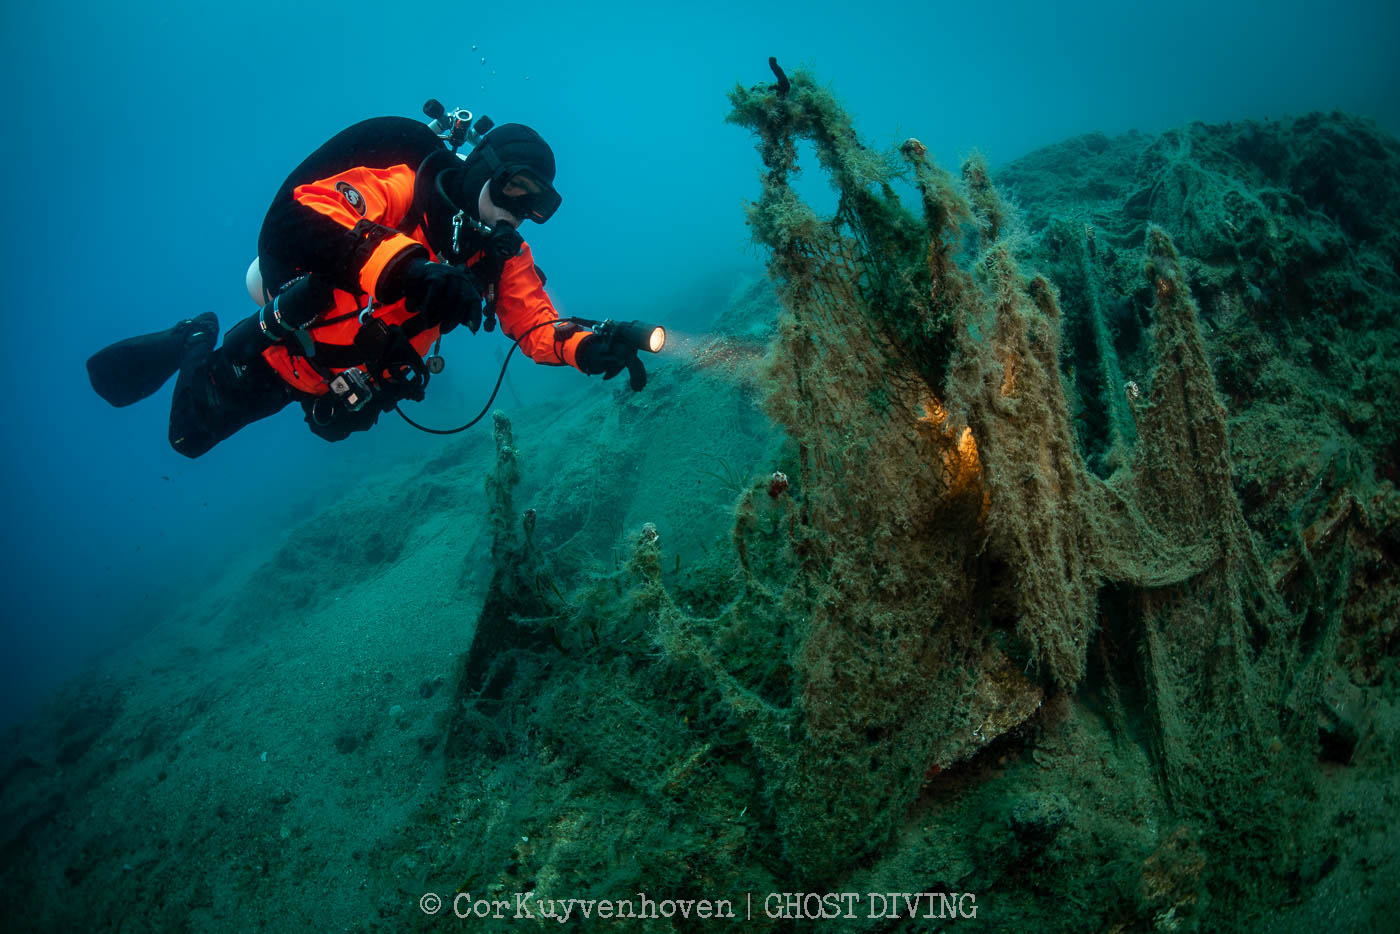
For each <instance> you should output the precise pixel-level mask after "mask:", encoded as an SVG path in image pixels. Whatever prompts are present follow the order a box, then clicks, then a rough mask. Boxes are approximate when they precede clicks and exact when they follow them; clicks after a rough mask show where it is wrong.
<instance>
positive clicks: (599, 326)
mask: <svg viewBox="0 0 1400 934" xmlns="http://www.w3.org/2000/svg"><path fill="white" fill-rule="evenodd" d="M561 323H563V324H574V325H577V326H579V327H585V328H588V329H589V330H591V331H593V333H594V334H595V335H597V338H598V339H601V340H606V341H608V342H610V343H614V344H622V345H624V346H627V347H632V348H634V349H636V350H645V351H647V352H648V353H660V352H661V349H662V348H663V347H665V346H666V329H665V328H663V327H661V326H660V325H657V324H647V323H646V322H644V321H628V322H625V323H621V324H619V323H618V322H616V321H613V320H612V319H611V318H609V319H608V320H606V321H592V320H590V319H588V318H560V319H559V320H558V321H541V322H540V323H539V324H536V325H534V326H532V327H529V328H527V329H526V330H525V333H523V334H521V335H520V336H519V337H517V338H516V339H515V342H514V343H513V344H511V346H510V350H509V351H507V353H506V358H505V360H504V361H502V362H501V373H500V375H499V376H497V377H496V386H495V388H493V389H492V390H491V397H490V398H489V399H487V400H486V405H484V406H483V407H482V409H481V411H480V412H479V413H477V416H476V418H473V419H472V420H471V421H469V422H467V423H466V424H465V425H460V426H458V427H456V428H429V427H427V426H426V425H420V424H418V423H417V422H415V421H414V420H413V419H411V418H409V417H408V415H406V414H405V413H404V410H403V409H401V408H399V404H398V403H397V402H395V403H394V411H395V412H398V413H399V417H400V418H402V419H403V420H404V421H406V422H408V423H409V424H410V425H412V426H413V427H414V428H417V429H418V430H419V431H426V432H427V433H428V434H430V435H455V434H457V433H458V432H460V431H466V430H467V429H468V428H470V427H472V426H473V425H475V424H476V423H477V422H479V421H481V420H482V419H483V418H485V417H486V413H487V412H489V411H491V403H493V402H495V401H496V395H497V394H498V393H499V392H500V391H501V383H502V382H504V381H505V378H506V367H507V366H509V365H510V358H511V356H513V355H514V354H515V351H516V350H517V349H518V348H519V347H520V342H521V341H523V340H524V339H525V338H526V336H527V335H529V334H530V333H531V332H533V331H536V330H538V329H539V328H542V327H546V326H550V325H558V324H561ZM438 359H439V360H440V359H441V358H440V357H439V358H438ZM438 369H439V370H440V369H441V366H440V365H439V367H438Z"/></svg>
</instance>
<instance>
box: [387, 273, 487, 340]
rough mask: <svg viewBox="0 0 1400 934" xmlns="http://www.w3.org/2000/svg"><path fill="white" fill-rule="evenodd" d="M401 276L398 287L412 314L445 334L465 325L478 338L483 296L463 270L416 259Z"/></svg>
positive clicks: (399, 274)
mask: <svg viewBox="0 0 1400 934" xmlns="http://www.w3.org/2000/svg"><path fill="white" fill-rule="evenodd" d="M398 276H399V279H398V282H397V284H398V286H399V287H400V288H401V289H402V290H403V294H404V298H405V299H407V305H408V310H409V311H411V312H412V313H413V314H416V315H427V316H428V320H430V321H435V322H437V324H438V326H439V327H441V328H442V329H443V330H444V331H448V330H451V329H452V328H454V327H456V326H457V325H458V324H465V325H466V326H467V327H468V328H470V329H471V332H472V333H473V334H475V333H476V331H477V329H478V328H480V327H481V294H480V293H479V292H477V290H476V284H475V283H474V282H472V277H471V276H469V275H467V273H466V272H465V271H464V270H462V269H458V268H457V267H456V266H449V265H447V264H446V263H434V262H430V261H429V260H426V259H423V258H422V257H414V258H413V259H410V260H408V261H407V262H406V263H405V264H404V267H403V269H401V270H400V271H399V272H398Z"/></svg>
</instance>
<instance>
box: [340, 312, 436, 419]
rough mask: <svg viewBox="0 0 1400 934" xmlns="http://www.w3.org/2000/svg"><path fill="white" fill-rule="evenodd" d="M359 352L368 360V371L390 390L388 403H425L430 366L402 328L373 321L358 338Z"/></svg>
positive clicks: (363, 328)
mask: <svg viewBox="0 0 1400 934" xmlns="http://www.w3.org/2000/svg"><path fill="white" fill-rule="evenodd" d="M355 349H356V350H358V351H359V352H360V354H361V355H362V356H363V357H364V360H365V363H366V367H365V369H366V370H368V371H369V374H370V375H371V376H373V377H374V380H375V382H377V383H379V385H380V388H381V389H383V390H386V395H387V398H386V399H385V400H384V401H385V402H388V403H392V402H394V401H396V400H398V399H412V400H413V401H414V402H422V401H423V390H424V388H425V387H426V386H427V385H428V366H427V364H426V363H424V362H423V358H422V356H420V355H419V353H418V351H417V350H416V349H415V348H414V346H413V342H412V341H410V340H409V339H408V335H407V334H405V333H404V332H403V329H402V328H400V327H397V326H394V325H387V324H385V323H384V322H383V321H382V320H380V319H379V318H371V319H370V320H369V321H367V322H366V323H365V324H364V325H362V326H361V327H360V330H359V332H358V333H357V334H356V335H355Z"/></svg>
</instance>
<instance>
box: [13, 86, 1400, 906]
mask: <svg viewBox="0 0 1400 934" xmlns="http://www.w3.org/2000/svg"><path fill="white" fill-rule="evenodd" d="M775 72H776V73H777V76H778V79H779V80H778V81H777V82H776V83H770V84H763V85H759V86H755V87H752V88H748V89H744V88H736V89H735V90H734V91H733V93H732V95H731V101H732V104H733V110H732V114H731V120H733V121H734V122H735V123H737V124H740V125H742V126H744V127H747V128H749V129H750V130H752V132H753V134H754V136H755V137H756V140H757V144H758V153H759V157H760V159H761V163H762V166H761V175H760V178H761V192H760V194H759V197H758V200H757V201H756V202H754V203H753V204H752V205H751V207H750V209H749V218H748V219H749V224H750V227H751V229H752V232H753V235H754V237H755V239H756V240H757V241H758V242H759V243H760V244H762V246H763V247H764V248H765V250H766V253H767V256H768V261H769V273H770V277H769V280H767V281H756V282H749V283H743V284H740V285H739V286H738V287H736V289H735V293H734V297H733V300H732V301H731V303H730V306H729V307H728V308H727V309H726V310H725V311H724V313H723V314H721V315H720V316H719V317H718V318H717V319H716V321H715V324H714V326H713V328H712V330H711V332H710V333H709V334H706V335H704V336H693V337H691V338H690V340H689V343H688V345H683V350H684V351H685V352H684V353H682V354H680V355H679V356H677V357H676V358H675V359H673V360H672V362H671V363H670V364H669V369H664V368H663V370H662V378H658V379H656V380H654V382H653V386H652V387H651V388H649V389H648V391H647V392H646V393H642V394H638V395H636V396H630V395H628V394H626V393H625V392H623V393H621V394H619V396H618V398H616V399H608V400H605V404H600V406H599V407H596V408H590V407H586V406H580V407H575V408H576V409H578V411H571V412H568V413H560V412H557V411H545V410H532V409H522V410H520V411H519V412H510V413H506V412H498V413H497V414H496V416H495V419H494V428H493V431H492V433H491V435H490V437H488V436H487V435H486V434H482V435H480V436H477V437H474V438H468V439H466V440H463V441H461V442H458V443H457V444H456V446H455V447H451V448H447V449H445V452H444V453H443V455H442V456H441V457H438V458H435V459H434V460H432V461H431V462H429V463H427V464H423V465H415V467H414V468H413V469H412V470H411V471H410V472H409V473H408V474H406V475H405V476H403V477H400V478H397V479H395V480H394V481H393V482H392V483H390V482H389V481H382V483H381V486H380V488H379V489H378V490H376V492H375V494H374V495H373V496H369V495H365V496H364V497H362V498H356V497H354V496H351V497H348V498H347V499H346V500H345V501H343V502H341V503H339V504H337V505H336V506H333V507H331V508H330V509H329V510H327V511H326V512H325V513H324V514H322V515H319V516H317V517H315V518H313V519H311V520H310V521H309V522H307V523H306V524H305V525H303V526H302V527H301V528H300V529H299V530H298V531H297V532H295V533H293V534H292V535H291V536H289V538H288V539H287V541H286V542H285V543H284V545H283V546H282V548H281V550H280V551H279V553H278V554H276V555H274V556H272V557H271V558H270V559H269V560H268V562H267V564H266V566H265V567H264V568H262V569H261V570H260V571H259V572H258V573H257V574H255V575H254V578H253V580H252V581H249V582H246V587H247V591H246V592H242V591H240V592H239V593H240V594H241V595H240V597H239V599H237V600H233V599H231V598H230V597H229V596H225V597H224V598H222V599H216V600H212V601H211V602H210V603H209V604H208V605H202V606H199V607H196V608H194V609H192V610H191V611H190V614H189V616H188V617H187V618H185V619H182V620H177V621H175V623H178V624H179V625H181V626H184V627H186V628H187V629H188V630H189V631H190V632H193V633H199V634H200V635H197V636H187V637H185V638H184V639H183V641H181V640H176V641H175V642H172V643H170V644H169V646H168V647H167V648H165V649H164V650H163V651H165V652H166V653H167V656H168V657H165V658H156V657H152V658H148V659H144V660H143V661H142V662H141V663H140V664H139V665H137V664H135V663H133V668H132V670H121V669H118V670H113V671H109V672H107V673H106V674H105V675H104V676H103V677H101V678H94V679H92V680H90V681H88V682H85V683H82V684H79V685H75V686H74V687H72V688H71V689H70V690H69V692H68V694H67V696H65V697H64V698H62V699H61V700H60V703H58V704H57V705H55V707H54V713H53V714H52V715H51V716H50V717H49V718H47V719H44V720H41V721H39V722H37V723H35V724H31V725H29V726H27V727H24V728H22V729H18V730H16V731H15V733H14V735H13V736H12V737H11V739H12V745H13V748H15V749H16V750H18V753H17V754H16V757H15V758H14V759H13V760H12V761H11V762H10V763H9V764H8V765H6V766H5V771H4V772H3V776H0V782H3V787H4V795H5V802H4V811H3V824H0V845H3V847H4V860H3V879H4V888H3V892H4V895H3V898H4V900H5V908H4V912H5V916H6V918H7V922H6V927H7V929H14V930H18V929H35V930H54V929H78V928H86V927H93V928H100V929H112V930H235V929H236V930H251V929H271V930H287V929H291V928H293V927H297V928H300V927H304V926H306V925H316V926H318V927H335V928H337V929H347V930H363V931H380V930H383V931H389V930H401V929H403V928H405V927H409V928H413V929H418V930H441V929H443V925H460V926H462V927H464V928H470V929H478V930H530V929H535V928H537V927H539V926H541V925H551V924H555V923H559V922H566V923H569V924H573V925H575V926H577V927H580V928H599V929H634V930H647V931H702V930H709V929H711V928H713V927H714V926H717V925H718V926H723V925H726V924H727V925H731V926H734V927H735V929H739V930H754V931H791V930H831V931H933V930H942V929H945V928H950V927H951V928H959V927H967V928H969V929H970V928H972V927H978V926H980V927H985V928H987V929H993V930H1050V931H1058V930H1075V931H1078V930H1095V931H1115V932H1127V931H1221V930H1280V931H1303V930H1308V931H1313V930H1346V931H1361V930H1385V929H1392V928H1393V925H1394V920H1393V919H1394V918H1395V917H1397V915H1400V894H1397V893H1400V860H1398V857H1400V852H1397V851H1398V850H1400V847H1397V840H1396V836H1395V832H1394V830H1393V827H1394V826H1395V825H1396V818H1397V815H1400V800H1397V797H1398V796H1400V784H1397V783H1396V781H1395V779H1394V774H1395V770H1396V767H1397V755H1400V746H1398V745H1397V741H1398V740H1400V708H1398V707H1397V700H1398V699H1400V691H1398V690H1397V689H1398V688H1400V673H1398V672H1397V664H1396V663H1397V657H1400V635H1398V633H1400V623H1397V620H1400V612H1397V607H1398V606H1400V576H1397V554H1400V497H1397V493H1396V487H1395V484H1396V483H1397V482H1400V441H1397V438H1400V430H1397V428H1398V426H1400V415H1397V410H1396V407H1395V406H1394V405H1393V404H1392V400H1394V399H1395V398H1397V397H1400V363H1397V360H1400V355H1397V340H1400V326H1397V321H1396V311H1397V303H1398V302H1400V239H1398V238H1397V225H1400V144H1397V142H1396V141H1395V140H1394V139H1392V138H1390V137H1388V136H1386V135H1385V134H1384V133H1382V132H1381V131H1380V130H1378V129H1377V128H1376V127H1375V126H1374V125H1373V124H1371V123H1369V122H1366V121H1364V120H1359V119H1355V118H1351V117H1348V116H1345V115H1342V114H1330V115H1326V114H1315V115H1310V116H1303V117H1298V118H1293V119H1288V120H1279V121H1273V122H1246V123H1237V124H1229V125H1218V126H1208V125H1203V124H1193V125H1190V126H1186V127H1182V128H1180V129H1177V130H1173V131H1170V132H1167V133H1163V134H1161V135H1155V136H1153V135H1144V134H1128V135H1125V136H1120V137H1116V138H1108V137H1104V136H1099V135H1091V136H1085V137H1081V138H1077V139H1073V140H1069V141H1067V142H1064V143H1062V144H1059V145H1056V146H1052V147H1049V148H1046V149H1043V150H1040V151H1038V152H1035V153H1032V154H1031V155H1029V156H1027V157H1026V158H1024V159H1021V160H1019V161H1018V162H1016V163H1014V164H1012V165H1009V166H1007V167H1005V168H1003V169H1001V170H999V171H996V172H993V171H991V170H990V169H989V168H988V166H987V165H986V163H985V162H984V161H983V160H982V159H981V158H980V157H976V156H974V157H973V158H971V159H969V160H968V161H967V163H966V164H965V165H964V166H963V167H962V169H961V172H960V174H958V175H954V174H951V173H949V172H947V171H945V170H944V169H942V168H940V167H939V166H937V165H935V164H934V163H933V162H932V161H931V160H930V158H929V156H928V153H927V151H926V149H925V147H924V146H923V145H922V144H921V143H920V142H919V141H918V140H917V139H910V140H908V141H907V142H905V143H904V144H903V145H902V146H900V147H899V148H898V149H897V151H894V152H882V151H879V150H876V149H873V148H870V147H868V146H866V145H864V144H862V143H861V142H860V140H859V139H858V138H857V137H856V134H855V133H854V131H853V130H852V127H851V123H850V120H849V119H848V117H847V116H846V114H845V113H844V112H843V111H842V109H841V107H840V106H839V104H838V103H837V100H836V98H835V97H834V96H833V94H832V92H831V91H829V90H828V89H826V88H824V87H822V86H821V85H819V84H818V83H817V82H816V81H815V80H814V79H813V77H812V76H811V75H809V74H807V73H804V72H796V73H794V74H792V75H791V76H787V75H784V74H782V73H781V72H780V71H779V70H777V69H775ZM807 144H810V145H807ZM803 146H806V147H807V148H806V151H810V152H814V153H815V155H816V158H817V160H818V161H819V163H820V168H821V170H823V171H825V172H826V173H828V174H829V176H830V178H831V180H832V181H833V183H834V186H835V187H836V189H837V191H838V192H839V201H838V207H837V209H836V212H835V213H834V215H831V216H821V215H819V214H818V213H816V212H815V211H814V210H813V209H812V208H810V207H809V206H808V205H807V204H805V203H804V202H803V201H802V199H801V198H800V197H799V196H798V195H797V194H796V193H795V191H794V189H793V188H792V187H791V185H790V182H791V181H792V178H793V176H794V174H795V172H796V171H797V169H798V166H797V156H798V153H799V151H803ZM808 168H809V169H812V168H815V167H811V166H809V167H808ZM901 189H902V190H904V191H905V192H906V196H905V197H904V198H903V199H901V197H900V196H899V193H898V192H899V190H901ZM910 192H912V193H913V196H912V197H910V196H909V193H910ZM543 426H548V427H549V429H550V430H549V431H544V430H542V429H543ZM600 426H602V427H601V428H600ZM580 459H581V460H582V462H580ZM617 465H626V467H625V469H619V468H618V467H617ZM483 475H484V477H485V485H484V490H485V497H484V498H483V497H482V495H481V491H482V489H483V488H482V486H481V477H482V476H483ZM580 477H586V478H588V481H587V483H588V485H587V495H586V496H580V495H579V488H580V483H581V481H579V480H578V478H580ZM386 491H387V492H386ZM444 567H446V568H447V569H448V570H449V571H450V573H448V574H445V575H444V574H442V573H441V572H442V570H443V568H444ZM442 578H446V579H447V583H446V584H445V585H438V587H439V589H437V590H433V589H432V587H433V586H434V585H431V584H430V583H429V581H435V580H440V579H442ZM308 581H309V582H310V583H308ZM254 594H256V596H253V595H254ZM172 625H174V623H172ZM414 627H416V628H414ZM357 642H358V645H357ZM363 646H371V647H373V648H374V652H372V653H358V652H357V651H356V649H357V648H360V647H363ZM152 651H153V652H154V651H155V649H152ZM366 654H372V655H374V656H375V657H377V658H379V659H381V660H380V661H378V662H376V663H367V662H366V661H365V660H364V659H365V657H366ZM308 658H309V659H310V661H308V660H307V659H308ZM191 660H194V662H196V663H197V664H184V663H183V662H187V661H191ZM215 663H217V664H219V665H222V666H224V667H225V668H226V669H227V670H228V671H229V672H230V673H232V675H233V676H232V677H229V678H227V679H224V680H222V681H221V682H219V683H218V684H217V686H213V685H211V684H210V682H209V680H208V678H207V676H197V675H195V674H191V673H189V672H190V670H191V669H192V668H194V669H195V670H197V667H198V665H199V664H202V665H213V664H215ZM153 669H154V670H155V671H156V672H158V673H162V674H163V675H164V680H160V681H158V683H160V684H161V685H162V686H161V687H160V688H159V689H156V688H151V687H149V686H143V685H146V684H147V682H148V681H149V679H145V678H143V676H144V675H148V674H149V673H150V672H151V670H153Z"/></svg>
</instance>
